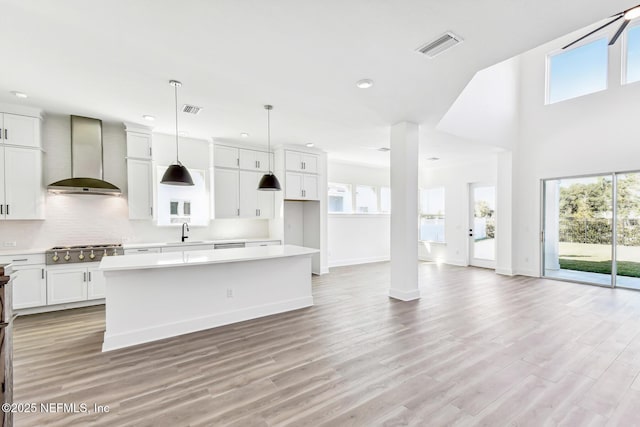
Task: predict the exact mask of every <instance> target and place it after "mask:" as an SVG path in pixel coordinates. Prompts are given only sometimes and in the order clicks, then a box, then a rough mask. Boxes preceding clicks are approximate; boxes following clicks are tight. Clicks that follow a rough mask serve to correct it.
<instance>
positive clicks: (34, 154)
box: [0, 119, 44, 220]
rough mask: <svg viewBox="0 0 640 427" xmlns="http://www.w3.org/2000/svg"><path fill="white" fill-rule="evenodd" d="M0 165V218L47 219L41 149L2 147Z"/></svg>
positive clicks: (0, 148)
mask: <svg viewBox="0 0 640 427" xmlns="http://www.w3.org/2000/svg"><path fill="white" fill-rule="evenodd" d="M36 120H37V119H36ZM0 166H2V167H3V169H4V170H3V171H2V172H3V173H0V176H1V177H0V219H20V220H25V219H44V207H43V205H44V193H43V186H42V153H41V152H40V150H37V149H32V148H19V147H10V146H5V147H0Z"/></svg>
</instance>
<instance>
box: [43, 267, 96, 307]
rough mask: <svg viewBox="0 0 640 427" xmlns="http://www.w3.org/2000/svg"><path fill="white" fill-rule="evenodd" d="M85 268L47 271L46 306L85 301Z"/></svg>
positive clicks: (86, 278)
mask: <svg viewBox="0 0 640 427" xmlns="http://www.w3.org/2000/svg"><path fill="white" fill-rule="evenodd" d="M87 276H88V274H87V269H86V268H64V269H49V270H48V271H47V304H48V305H52V304H64V303H67V302H76V301H85V300H86V299H87V280H88V277H87Z"/></svg>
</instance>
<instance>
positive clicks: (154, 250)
mask: <svg viewBox="0 0 640 427" xmlns="http://www.w3.org/2000/svg"><path fill="white" fill-rule="evenodd" d="M160 252H161V251H160V248H135V249H125V250H124V254H125V255H134V254H159V253H160Z"/></svg>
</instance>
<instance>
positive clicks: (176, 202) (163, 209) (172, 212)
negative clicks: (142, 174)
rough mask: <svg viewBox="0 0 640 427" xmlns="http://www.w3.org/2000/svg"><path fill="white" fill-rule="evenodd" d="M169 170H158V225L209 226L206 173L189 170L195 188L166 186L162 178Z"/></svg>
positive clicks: (162, 167) (164, 167) (163, 168)
mask: <svg viewBox="0 0 640 427" xmlns="http://www.w3.org/2000/svg"><path fill="white" fill-rule="evenodd" d="M166 170H167V167H166V166H158V169H157V177H158V183H157V191H158V194H157V197H158V225H174V224H182V223H185V222H186V223H188V224H191V225H207V224H209V198H208V196H207V190H206V186H205V172H204V171H203V170H199V169H192V168H189V172H190V173H191V178H193V183H194V185H193V186H177V185H165V184H161V183H160V181H159V180H160V178H161V177H162V175H164V172H165V171H166Z"/></svg>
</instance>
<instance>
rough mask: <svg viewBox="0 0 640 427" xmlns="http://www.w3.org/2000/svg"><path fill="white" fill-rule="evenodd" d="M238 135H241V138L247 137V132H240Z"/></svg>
mask: <svg viewBox="0 0 640 427" xmlns="http://www.w3.org/2000/svg"><path fill="white" fill-rule="evenodd" d="M240 136H241V137H243V138H249V134H248V133H246V132H242V133H241V134H240Z"/></svg>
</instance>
